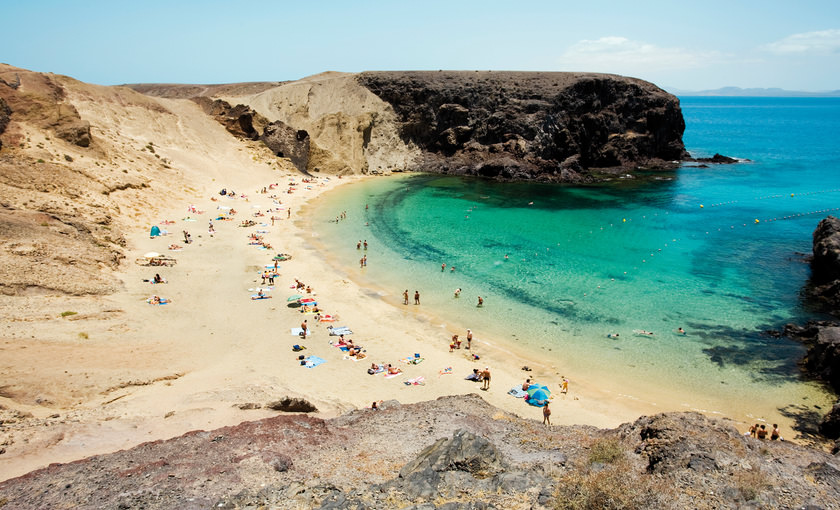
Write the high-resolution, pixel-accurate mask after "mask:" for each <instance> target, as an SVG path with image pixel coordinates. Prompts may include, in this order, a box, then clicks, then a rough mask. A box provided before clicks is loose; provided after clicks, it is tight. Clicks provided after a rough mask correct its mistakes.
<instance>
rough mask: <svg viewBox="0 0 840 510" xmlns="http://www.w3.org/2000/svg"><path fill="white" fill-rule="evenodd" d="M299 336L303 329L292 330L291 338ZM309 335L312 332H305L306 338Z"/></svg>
mask: <svg viewBox="0 0 840 510" xmlns="http://www.w3.org/2000/svg"><path fill="white" fill-rule="evenodd" d="M301 334H303V329H301V328H292V336H300V335H301ZM311 334H312V332H311V331H307V332H306V336H309V335H311Z"/></svg>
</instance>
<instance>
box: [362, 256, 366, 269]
mask: <svg viewBox="0 0 840 510" xmlns="http://www.w3.org/2000/svg"><path fill="white" fill-rule="evenodd" d="M362 266H365V267H367V255H364V256H362Z"/></svg>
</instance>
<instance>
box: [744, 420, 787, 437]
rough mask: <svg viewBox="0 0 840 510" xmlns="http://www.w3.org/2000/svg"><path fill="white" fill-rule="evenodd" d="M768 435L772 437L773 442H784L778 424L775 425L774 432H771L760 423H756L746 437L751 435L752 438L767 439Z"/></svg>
mask: <svg viewBox="0 0 840 510" xmlns="http://www.w3.org/2000/svg"><path fill="white" fill-rule="evenodd" d="M768 433H769V435H770V440H771V441H777V440H778V441H784V439H782V433H781V431H780V430H779V425H778V424H776V423H774V424H773V430H771V431H769V432H768V430H767V427H766V426H765V425H764V424H761V425H759V424H758V423H756V424H755V425H752V426H751V427H750V430H749V432H747V434H745V435H749V436H750V437H754V438H757V439H767V435H768Z"/></svg>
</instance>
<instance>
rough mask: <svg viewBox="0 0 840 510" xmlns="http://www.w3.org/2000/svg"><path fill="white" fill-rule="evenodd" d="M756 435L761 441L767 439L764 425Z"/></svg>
mask: <svg viewBox="0 0 840 510" xmlns="http://www.w3.org/2000/svg"><path fill="white" fill-rule="evenodd" d="M755 435H756V436H757V437H758V438H759V439H767V428H765V427H764V425H763V424H762V425H761V427H759V428H758V430H757V431H756V433H755Z"/></svg>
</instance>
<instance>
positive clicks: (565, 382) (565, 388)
mask: <svg viewBox="0 0 840 510" xmlns="http://www.w3.org/2000/svg"><path fill="white" fill-rule="evenodd" d="M560 393H563V394H564V395H565V394H566V393H569V380H568V379H566V376H565V375H564V376H563V384H562V386H561V387H560Z"/></svg>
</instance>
